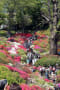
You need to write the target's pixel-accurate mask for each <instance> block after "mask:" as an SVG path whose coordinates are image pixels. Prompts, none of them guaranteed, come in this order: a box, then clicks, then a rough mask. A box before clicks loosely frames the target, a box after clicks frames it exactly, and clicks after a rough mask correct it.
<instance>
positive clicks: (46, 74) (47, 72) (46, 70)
mask: <svg viewBox="0 0 60 90" xmlns="http://www.w3.org/2000/svg"><path fill="white" fill-rule="evenodd" d="M45 77H46V78H47V79H49V70H48V69H45Z"/></svg>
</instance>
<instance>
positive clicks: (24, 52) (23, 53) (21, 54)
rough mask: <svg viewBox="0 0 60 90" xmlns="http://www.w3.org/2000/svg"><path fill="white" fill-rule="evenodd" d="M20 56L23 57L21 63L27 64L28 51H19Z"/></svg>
mask: <svg viewBox="0 0 60 90" xmlns="http://www.w3.org/2000/svg"><path fill="white" fill-rule="evenodd" d="M18 55H19V56H21V61H22V62H26V58H27V56H26V51H24V50H23V49H19V50H18Z"/></svg>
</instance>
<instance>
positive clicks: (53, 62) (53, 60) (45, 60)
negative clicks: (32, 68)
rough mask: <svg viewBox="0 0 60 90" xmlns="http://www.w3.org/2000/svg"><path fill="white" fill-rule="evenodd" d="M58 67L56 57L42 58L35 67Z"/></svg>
mask: <svg viewBox="0 0 60 90" xmlns="http://www.w3.org/2000/svg"><path fill="white" fill-rule="evenodd" d="M56 64H58V65H60V58H58V57H57V56H49V55H48V56H44V57H42V58H41V59H39V60H38V61H37V62H36V63H35V65H36V66H46V67H47V66H49V65H52V66H54V65H56Z"/></svg>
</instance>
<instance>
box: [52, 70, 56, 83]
mask: <svg viewBox="0 0 60 90" xmlns="http://www.w3.org/2000/svg"><path fill="white" fill-rule="evenodd" d="M51 79H52V81H53V83H55V82H56V74H55V72H52V73H51Z"/></svg>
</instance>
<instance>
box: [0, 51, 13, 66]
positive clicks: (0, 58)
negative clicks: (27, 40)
mask: <svg viewBox="0 0 60 90" xmlns="http://www.w3.org/2000/svg"><path fill="white" fill-rule="evenodd" d="M0 63H3V64H8V63H12V61H11V60H10V59H8V57H7V56H6V54H4V53H3V52H0Z"/></svg>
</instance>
